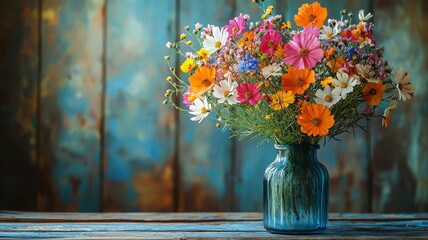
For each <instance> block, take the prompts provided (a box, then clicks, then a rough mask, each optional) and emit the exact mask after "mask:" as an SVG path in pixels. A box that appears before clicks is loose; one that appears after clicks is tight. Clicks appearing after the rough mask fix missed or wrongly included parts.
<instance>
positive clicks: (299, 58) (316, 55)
mask: <svg viewBox="0 0 428 240" xmlns="http://www.w3.org/2000/svg"><path fill="white" fill-rule="evenodd" d="M320 45H321V42H320V41H319V40H318V38H317V37H315V36H314V35H312V34H296V35H295V36H294V37H293V39H292V40H291V41H290V42H288V43H287V44H285V47H284V48H285V53H286V54H285V59H284V61H285V63H286V64H288V65H293V66H294V67H296V68H298V69H303V68H313V67H315V65H316V64H317V63H318V62H320V61H321V59H322V57H323V56H324V52H323V50H322V49H321V47H320Z"/></svg>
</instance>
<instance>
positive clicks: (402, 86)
mask: <svg viewBox="0 0 428 240" xmlns="http://www.w3.org/2000/svg"><path fill="white" fill-rule="evenodd" d="M394 79H395V82H396V83H397V89H398V100H403V101H406V100H409V99H410V98H412V97H413V94H414V92H415V89H416V86H415V85H413V84H411V83H410V76H409V74H407V72H406V70H404V68H400V70H399V71H398V72H395V73H394Z"/></svg>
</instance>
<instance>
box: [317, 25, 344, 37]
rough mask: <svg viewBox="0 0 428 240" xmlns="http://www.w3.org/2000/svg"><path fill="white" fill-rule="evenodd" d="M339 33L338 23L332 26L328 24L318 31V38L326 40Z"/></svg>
mask: <svg viewBox="0 0 428 240" xmlns="http://www.w3.org/2000/svg"><path fill="white" fill-rule="evenodd" d="M339 33H340V28H339V24H336V25H335V26H334V28H332V27H330V26H324V27H323V28H322V29H321V31H320V39H321V40H327V39H330V38H332V37H334V36H336V35H337V34H339Z"/></svg>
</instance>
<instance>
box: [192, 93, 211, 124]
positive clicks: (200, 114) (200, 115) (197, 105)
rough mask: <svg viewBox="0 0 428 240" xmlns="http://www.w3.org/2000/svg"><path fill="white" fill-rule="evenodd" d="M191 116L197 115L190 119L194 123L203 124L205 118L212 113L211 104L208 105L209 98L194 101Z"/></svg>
mask: <svg viewBox="0 0 428 240" xmlns="http://www.w3.org/2000/svg"><path fill="white" fill-rule="evenodd" d="M189 109H190V112H189V113H190V114H192V115H195V116H194V117H192V118H190V120H192V121H199V123H200V122H202V120H203V119H204V118H206V117H207V116H208V115H209V114H210V111H211V104H208V101H207V98H206V97H205V96H204V97H201V98H197V99H195V100H194V101H193V104H192V105H190V106H189Z"/></svg>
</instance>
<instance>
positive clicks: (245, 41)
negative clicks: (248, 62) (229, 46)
mask: <svg viewBox="0 0 428 240" xmlns="http://www.w3.org/2000/svg"><path fill="white" fill-rule="evenodd" d="M253 39H254V32H253V31H251V32H244V34H243V35H242V37H241V38H240V39H239V40H238V41H237V42H236V43H237V45H238V46H239V47H240V48H243V49H248V48H250V47H251V45H252V44H253Z"/></svg>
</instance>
